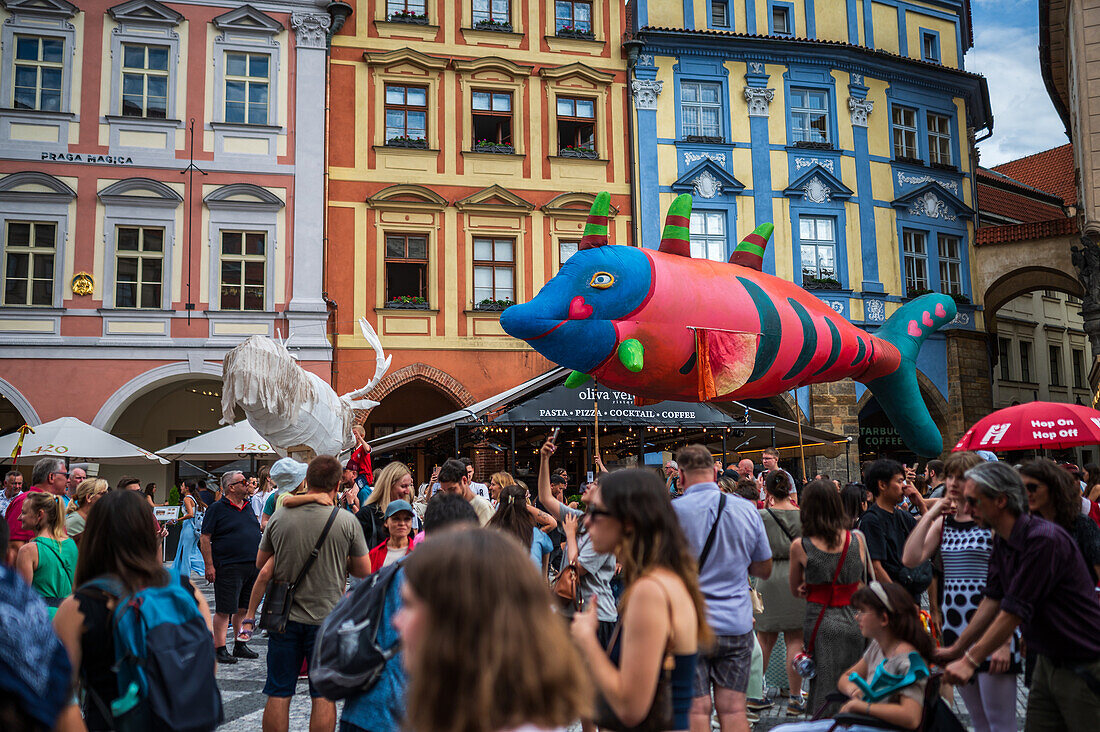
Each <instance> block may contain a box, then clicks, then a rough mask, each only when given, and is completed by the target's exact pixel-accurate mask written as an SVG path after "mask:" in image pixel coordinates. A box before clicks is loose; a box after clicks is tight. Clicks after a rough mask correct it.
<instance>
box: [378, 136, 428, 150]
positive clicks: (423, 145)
mask: <svg viewBox="0 0 1100 732" xmlns="http://www.w3.org/2000/svg"><path fill="white" fill-rule="evenodd" d="M386 147H409V148H414V149H417V150H427V149H428V141H427V140H425V139H424V138H423V137H391V138H390V139H388V140H386Z"/></svg>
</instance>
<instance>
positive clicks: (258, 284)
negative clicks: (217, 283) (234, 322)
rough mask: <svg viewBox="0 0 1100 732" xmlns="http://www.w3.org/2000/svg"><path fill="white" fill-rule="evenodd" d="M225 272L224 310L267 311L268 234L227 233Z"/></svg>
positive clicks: (222, 286)
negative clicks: (265, 303) (265, 297)
mask: <svg viewBox="0 0 1100 732" xmlns="http://www.w3.org/2000/svg"><path fill="white" fill-rule="evenodd" d="M221 273H222V279H221V309H222V310H264V309H265V308H264V289H265V286H266V283H267V234H265V233H264V232H262V231H223V232H222V256H221Z"/></svg>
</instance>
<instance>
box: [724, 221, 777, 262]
mask: <svg viewBox="0 0 1100 732" xmlns="http://www.w3.org/2000/svg"><path fill="white" fill-rule="evenodd" d="M773 231H775V226H774V225H773V224H770V223H769V224H760V226H757V227H756V229H754V230H753V232H752V233H751V234H749V235H748V236H746V237H745V238H744V239H742V240H741V242H740V243H739V244H738V245H737V248H736V249H734V250H733V254H732V255H730V264H739V265H741V266H742V267H748V268H750V269H755V270H756V271H757V272H761V271H763V266H764V250H765V249H767V248H768V240H769V239H771V238H772V232H773Z"/></svg>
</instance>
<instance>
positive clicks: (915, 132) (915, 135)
mask: <svg viewBox="0 0 1100 732" xmlns="http://www.w3.org/2000/svg"><path fill="white" fill-rule="evenodd" d="M899 112H900V113H902V114H906V113H908V114H911V115H912V118H913V119H912V122H913V124H912V126H909V125H906V124H904V120H902V121H901V122H899V121H898V120H897V114H898V113H899ZM917 120H918V117H917V109H915V108H914V107H909V106H906V105H904V104H894V105H891V107H890V147H891V150H892V152H893V155H894V160H902V161H906V162H920V161H921V153H920V128H919V127H918V124H919V123H918V121H917ZM899 131H901V133H902V135H903V137H904V136H905V135H907V134H909V135H911V136H912V151H913V154H912V155H905V154H904V153H905V151H906V149H907V147H908V146H906V145H905V144H904V140H903V144H902V151H901V152H902V154H899V152H898V132H899Z"/></svg>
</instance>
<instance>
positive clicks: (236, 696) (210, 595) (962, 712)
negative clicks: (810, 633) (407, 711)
mask: <svg viewBox="0 0 1100 732" xmlns="http://www.w3.org/2000/svg"><path fill="white" fill-rule="evenodd" d="M192 579H193V580H194V581H195V583H196V586H197V587H199V588H200V589H201V590H202V592H203V593H204V594H205V595H206V599H207V602H209V603H210V605H211V606H213V603H214V590H213V586H211V585H210V584H209V583H207V582H206V581H205V580H202V579H198V578H197V577H193V578H192ZM248 647H249V648H251V649H252V650H254V651H256V652H257V653H258V654H259V658H257V659H255V660H250V661H249V660H243V659H241V660H238V662H237V663H235V664H232V665H224V666H223V665H219V666H218V672H217V674H218V676H217V678H218V686H219V687H220V688H221V691H222V701H223V703H224V704H225V724H224V725H223V726H222V727H220V728H219V729H220V730H224V731H226V732H238V731H239V732H255V730H259V729H260V725H261V721H262V719H263V710H264V702H265V701H266V697H265V696H264V695H263V693H262V691H263V687H264V680H265V678H266V675H267V639H265V638H264V637H263V635H262V633H257V634H256V635H255V636H254V637H253V639H252V641H251V642H250V643H249V644H248ZM229 648H230V650H232V648H233V641H232V637H231V638H230V642H229ZM783 654H784V651H783V643H782V639H780V642H779V643H777V644H776V648H775V651H774V652H773V654H772V658H771V661H770V663H769V665H768V669H767V672H766V675H765V684H766V686H767V691H768V694H769V696H770V697H772V698H775V699H777V700H778V701H777V702H776V704H775V706H773V707H772V708H771V709H768V710H765V711H763V712H761V713H760V721H759V722H757V723H756V724H755V725H753V730H754V732H761V731H762V730H768V729H771V728H772V727H775V726H777V725H780V724H783V723H784V722H792V721H797V720H804V719H806V717H788V716H787V714H786V711H787V707H786V702H785V701H784V699H785V695H780V694H779V689H778V687H777V686H776V685H777V684H780V683H783V684H785V683H786V675H785V672H784V670H783V658H784V655H783ZM341 706H342V703H338V704H337V710H339V708H340V707H341ZM1026 707H1027V689H1025V688H1024V686H1023V677H1022V675H1021V677H1020V686H1019V689H1018V691H1017V695H1016V725H1017V728H1018V729H1020V730H1022V729H1023V728H1024V711H1025V709H1026ZM309 708H310V702H309V686H308V684H307V682H306V681H305V679H301V680H299V681H298V686H297V689H296V690H295V695H294V699H293V701H292V702H291V705H290V729H291V731H292V732H295V731H297V730H308V729H309ZM955 710H956V714H958V716H959V719H960V720H961V721H962V723H963V725H964V726H966V727H967V729H970V728H971V725H970V718H969V716H968V715H967V714H966V707H965V706H964V705H963V703H962V699H961V698H960V697H959V696H958V694H955ZM579 731H580V725H576V726H575V728H573V729H571V730H570V732H579Z"/></svg>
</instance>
